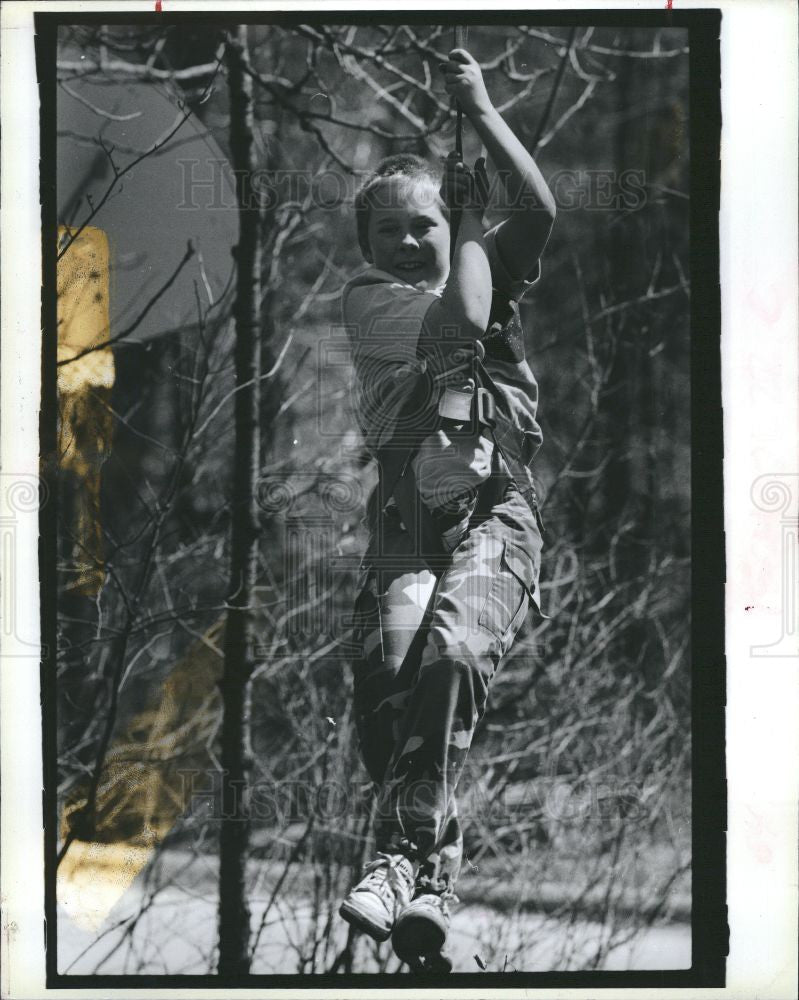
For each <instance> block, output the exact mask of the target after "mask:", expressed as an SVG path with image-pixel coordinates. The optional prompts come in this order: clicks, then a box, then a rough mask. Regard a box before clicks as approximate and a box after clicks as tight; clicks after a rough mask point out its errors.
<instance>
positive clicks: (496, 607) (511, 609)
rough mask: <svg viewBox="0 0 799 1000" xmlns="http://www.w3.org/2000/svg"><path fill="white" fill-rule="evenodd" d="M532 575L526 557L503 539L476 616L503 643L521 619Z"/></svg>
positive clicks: (528, 558)
mask: <svg viewBox="0 0 799 1000" xmlns="http://www.w3.org/2000/svg"><path fill="white" fill-rule="evenodd" d="M533 575H534V567H533V561H532V559H531V558H530V556H528V555H527V554H526V553H525V552H524V551H523V550H522V549H521V548H519V547H518V546H517V545H515V544H514V543H513V542H510V541H508V540H507V539H505V540H504V541H503V543H502V552H501V554H500V560H499V566H498V568H497V572H496V574H495V576H494V579H493V581H492V583H491V588H490V590H489V592H488V594H487V596H486V599H485V602H484V604H483V608H482V610H481V612H480V616H479V617H478V619H477V621H478V624H479V625H481V626H482V627H483V628H485V629H488V631H489V632H492V633H493V634H494V635H495V636H496V637H497V638H498V639H500V640H502V642H503V644H504V643H505V642H507V641H508V640H509V639H511V638H512V637H513V636H514V635H515V634H516V632H517V631H518V630H519V628H520V626H521V624H522V621H523V620H524V616H525V614H526V613H527V608H528V606H529V602H530V600H531V599H532V582H533ZM537 606H538V604H537V602H536V607H537Z"/></svg>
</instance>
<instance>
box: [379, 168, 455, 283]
mask: <svg viewBox="0 0 799 1000" xmlns="http://www.w3.org/2000/svg"><path fill="white" fill-rule="evenodd" d="M379 194H380V196H379V198H376V199H375V200H376V201H377V202H378V204H376V205H375V206H374V207H373V208H372V209H371V211H370V213H369V229H368V233H369V246H370V248H371V251H372V263H373V264H374V266H375V267H377V268H379V269H380V270H381V271H388V273H389V274H393V275H394V276H395V277H397V278H399V279H400V280H401V281H404V282H405V283H406V284H408V285H414V286H415V287H416V288H419V289H420V290H422V291H424V290H425V289H430V288H437V287H438V286H439V285H441V284H443V283H444V282H445V281H446V279H447V275H448V274H449V223H448V222H447V220H446V218H445V217H444V215H443V214H442V212H441V209H440V207H439V203H438V192H437V191H436V190H435V188H434V187H433V186H432V185H431V184H428V183H424V182H417V183H415V184H412V183H408V181H407V179H406V178H401V177H397V178H395V177H389V178H387V179H386V181H385V182H384V183H383V184H381V185H380V192H379Z"/></svg>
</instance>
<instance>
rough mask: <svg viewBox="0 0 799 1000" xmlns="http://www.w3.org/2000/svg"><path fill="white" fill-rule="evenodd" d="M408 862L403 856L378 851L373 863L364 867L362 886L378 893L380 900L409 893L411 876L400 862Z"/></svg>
mask: <svg viewBox="0 0 799 1000" xmlns="http://www.w3.org/2000/svg"><path fill="white" fill-rule="evenodd" d="M403 861H405V862H408V863H410V862H409V861H408V858H406V857H405V855H404V854H389V853H387V852H386V851H378V852H377V857H376V858H375V860H374V861H370V862H369V863H368V864H366V865H365V866H364V875H365V878H364V879H363V882H362V884H363V885H364V886H365V887H366V886H368V888H369V889H370V890H372V891H375V892H377V893H378V895H379V896H380V897H381V898H386V897H387V896H388V895H389V894H390V895H392V896H396V894H397V892H398V891H399V892H405V893H408V892H410V888H411V885H412V879H413V876H412V875H411V874H409V873H407V872H406V871H405V869H403V867H402V862H403Z"/></svg>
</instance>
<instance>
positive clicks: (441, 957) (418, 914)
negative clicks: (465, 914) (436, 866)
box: [391, 892, 458, 972]
mask: <svg viewBox="0 0 799 1000" xmlns="http://www.w3.org/2000/svg"><path fill="white" fill-rule="evenodd" d="M457 898H458V897H457V896H456V895H455V894H454V893H452V892H449V893H444V894H438V893H435V892H422V893H419V894H418V895H417V896H416V897H415V898H414V899H413V900H412V901H411V902H410V903H408V905H407V906H405V907H403V908H402V910H401V911H400V914H399V916H398V917H397V921H396V923H395V924H394V931H393V932H392V935H391V944H392V947H393V948H394V952H395V953H396V955H397V958H400V959H402V961H403V962H407V963H408V965H410V967H411V968H412V969H414V970H415V971H425V972H433V971H435V972H451V971H452V960H451V959H450V958H449V956H448V955H447V954H446V953H445V952H444V951H443V949H444V945H445V943H446V940H447V931H448V930H449V906H448V905H447V904H448V902H449V901H450V900H452V901H455V902H456V901H457Z"/></svg>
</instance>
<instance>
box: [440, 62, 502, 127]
mask: <svg viewBox="0 0 799 1000" xmlns="http://www.w3.org/2000/svg"><path fill="white" fill-rule="evenodd" d="M439 65H440V67H441V71H442V73H443V74H444V86H445V87H446V89H447V93H448V94H449V95H450V97H453V98H454V99H455V100H456V101H457V102H458V104H459V105H460V107H461V109H462V110H463V113H464V114H465V115H467V116H468V117H469V118H473V117H474V116H477V115H480V114H484V113H486V112H488V111H491V110H492V107H493V105H492V104H491V99H490V98H489V96H488V91H487V90H486V85H485V82H484V80H483V73H482V70H481V69H480V66H479V64H478V63H477V61H476V60H475V59H474V58H473V57H472V56H470V55H469V53H468V52H467V51H466V49H452V51H451V52H450V53H449V56H448V58H447V61H446V62H442V63H440V64H439Z"/></svg>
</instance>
